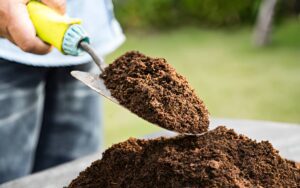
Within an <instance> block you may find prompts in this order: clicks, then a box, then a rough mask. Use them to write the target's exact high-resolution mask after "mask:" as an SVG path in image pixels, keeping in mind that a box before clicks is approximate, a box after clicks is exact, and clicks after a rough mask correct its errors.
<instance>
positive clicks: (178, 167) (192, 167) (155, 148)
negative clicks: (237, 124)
mask: <svg viewBox="0 0 300 188" xmlns="http://www.w3.org/2000/svg"><path fill="white" fill-rule="evenodd" d="M75 187H76V188H78V187H84V188H87V187H89V188H94V187H95V188H96V187H137V188H139V187H141V188H146V187H300V170H299V169H298V168H297V167H296V164H295V163H294V162H292V161H288V160H286V159H283V158H281V157H280V156H279V155H278V152H277V151H276V150H275V149H274V148H273V147H272V145H271V144H270V143H269V142H265V141H263V142H259V143H258V142H255V141H253V140H251V139H249V138H247V137H245V136H243V135H238V134H236V133H235V132H234V131H233V130H228V129H226V128H225V127H222V126H221V127H218V128H216V129H214V130H212V131H209V132H207V133H206V134H204V135H198V136H196V135H185V136H182V135H181V136H177V137H173V138H158V139H154V140H139V139H133V138H131V139H129V140H127V141H125V142H123V143H119V144H116V145H113V146H112V147H111V148H109V149H108V150H106V151H105V152H104V154H103V158H102V159H101V160H98V161H95V162H94V163H93V164H92V165H91V166H90V167H88V168H87V169H86V170H85V171H83V172H81V173H80V175H79V176H78V177H77V178H76V179H75V180H73V181H72V183H71V184H70V185H69V188H75Z"/></svg>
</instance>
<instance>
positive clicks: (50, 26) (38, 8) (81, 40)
mask: <svg viewBox="0 0 300 188" xmlns="http://www.w3.org/2000/svg"><path fill="white" fill-rule="evenodd" d="M27 9H28V12H29V15H30V19H31V20H32V23H33V25H34V27H35V29H36V33H37V36H38V37H39V38H41V39H42V40H43V41H45V42H46V43H48V44H51V45H52V46H54V47H55V48H57V49H58V50H59V51H60V52H62V53H63V54H66V55H73V56H79V55H81V54H82V53H83V52H87V53H88V54H89V55H90V56H91V57H92V59H93V60H94V62H95V63H96V65H97V66H98V67H99V70H100V72H103V70H104V68H105V67H106V66H107V65H106V64H105V63H104V62H103V60H102V59H101V58H99V57H98V56H97V55H96V53H95V51H94V50H93V49H92V48H91V46H90V39H89V37H88V35H87V33H86V32H85V30H84V28H83V27H82V25H81V20H80V19H73V18H69V17H67V16H62V15H60V14H59V13H57V12H56V11H55V10H53V9H51V8H49V7H48V6H46V5H44V4H42V3H40V2H38V1H30V2H29V3H28V4H27ZM71 74H72V76H74V77H75V78H76V79H78V80H80V81H81V82H83V83H84V84H85V85H87V86H89V87H90V88H91V89H93V90H95V91H96V92H97V93H99V94H100V95H102V96H104V97H106V98H108V99H109V100H111V101H113V102H114V103H117V104H119V102H118V101H117V100H116V99H115V98H114V97H112V96H111V94H110V91H109V90H108V89H107V88H106V86H105V85H104V81H103V80H102V79H101V78H100V77H99V75H97V74H92V73H88V72H82V71H72V72H71Z"/></svg>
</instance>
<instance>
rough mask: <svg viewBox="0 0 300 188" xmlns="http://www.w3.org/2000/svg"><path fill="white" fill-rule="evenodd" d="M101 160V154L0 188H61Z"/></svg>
mask: <svg viewBox="0 0 300 188" xmlns="http://www.w3.org/2000/svg"><path fill="white" fill-rule="evenodd" d="M100 158H101V154H94V155H91V156H88V157H84V158H81V159H79V160H75V161H73V162H69V163H66V164H63V165H60V166H57V167H54V168H51V169H48V170H45V171H42V172H39V173H36V174H33V175H30V176H26V177H24V178H20V179H17V180H14V181H12V182H8V183H6V184H3V185H0V188H62V187H64V186H66V185H68V184H69V183H70V182H71V181H72V180H73V179H74V178H76V177H77V176H78V174H79V172H81V171H82V170H84V169H85V168H86V167H88V166H90V164H91V163H92V162H93V161H95V160H97V159H100Z"/></svg>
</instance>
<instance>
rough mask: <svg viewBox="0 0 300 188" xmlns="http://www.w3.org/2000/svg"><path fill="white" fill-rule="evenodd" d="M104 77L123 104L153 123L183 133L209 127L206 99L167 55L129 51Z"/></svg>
mask: <svg viewBox="0 0 300 188" xmlns="http://www.w3.org/2000/svg"><path fill="white" fill-rule="evenodd" d="M101 78H102V79H103V80H104V81H105V82H104V83H105V85H106V86H107V88H108V89H109V90H110V91H111V94H112V96H113V97H115V98H116V99H117V100H118V101H119V102H120V104H121V105H123V106H125V107H126V108H128V109H129V110H130V111H132V112H133V113H135V114H137V115H138V116H140V117H142V118H144V119H145V120H148V121H149V122H151V123H154V124H157V125H159V126H161V127H164V128H167V129H170V130H175V131H177V132H180V133H202V132H205V131H207V130H208V124H209V117H208V111H207V109H206V107H205V106H204V103H203V101H202V100H200V99H199V98H198V97H197V95H196V93H195V92H194V90H193V89H192V88H191V87H190V85H189V83H188V81H187V80H186V79H185V78H184V77H183V76H181V75H179V74H178V73H176V71H175V69H174V68H172V67H171V66H170V65H169V64H168V63H167V61H166V60H165V59H163V58H151V57H148V56H145V55H144V54H141V53H139V52H135V51H132V52H127V53H126V54H124V55H123V56H121V57H119V58H118V59H116V60H115V61H114V62H113V63H112V64H110V65H109V66H108V67H107V68H106V69H105V71H104V72H103V73H102V74H101Z"/></svg>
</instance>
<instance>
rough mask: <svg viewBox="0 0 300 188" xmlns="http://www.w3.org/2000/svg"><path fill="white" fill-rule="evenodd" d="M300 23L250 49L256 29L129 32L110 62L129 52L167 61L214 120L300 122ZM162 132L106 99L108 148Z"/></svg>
mask: <svg viewBox="0 0 300 188" xmlns="http://www.w3.org/2000/svg"><path fill="white" fill-rule="evenodd" d="M299 33H300V23H298V21H296V20H290V21H286V22H284V23H282V24H280V25H278V26H275V28H274V33H273V43H272V45H271V46H269V47H266V48H255V47H254V46H253V45H252V42H251V37H252V29H251V28H242V29H232V30H228V29H227V30H221V29H219V30H213V29H210V30H209V29H200V28H196V27H187V28H179V29H177V30H172V31H168V32H167V31H164V32H161V33H159V32H155V33H127V34H126V35H127V41H126V43H125V44H124V45H123V46H122V47H121V48H119V49H118V50H117V51H116V52H114V53H113V54H111V55H110V56H108V57H107V59H106V61H107V62H112V61H113V60H114V59H115V58H117V57H118V56H120V55H122V54H123V53H124V52H126V51H128V50H139V51H141V52H143V53H145V54H147V55H149V56H153V57H164V58H166V59H167V60H168V62H169V63H170V64H172V65H173V66H174V67H175V68H176V69H177V71H178V72H179V73H181V74H182V75H184V76H185V77H187V79H188V80H189V81H190V83H191V85H192V86H193V87H194V88H195V90H196V92H197V93H198V95H199V96H200V97H201V98H202V99H203V100H204V102H205V103H206V105H207V106H208V109H209V111H210V113H211V116H213V117H226V118H245V119H260V120H271V121H283V122H294V123H300V34H299ZM158 130H160V128H158V127H156V126H153V125H151V124H149V123H147V122H145V121H144V120H142V119H140V118H138V117H137V116H135V115H133V114H131V113H130V112H128V111H127V110H125V109H123V108H121V107H119V106H117V105H115V104H113V103H111V102H109V101H107V100H105V136H106V138H105V145H106V146H110V145H111V144H112V143H117V142H119V141H122V140H125V139H127V138H128V137H130V136H132V137H139V136H141V135H145V134H149V133H152V132H155V131H158Z"/></svg>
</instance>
